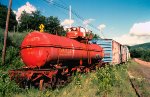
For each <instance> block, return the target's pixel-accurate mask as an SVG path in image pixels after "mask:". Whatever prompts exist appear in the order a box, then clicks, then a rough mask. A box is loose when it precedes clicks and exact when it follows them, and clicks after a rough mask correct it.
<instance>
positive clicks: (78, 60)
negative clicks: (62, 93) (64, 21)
mask: <svg viewBox="0 0 150 97" xmlns="http://www.w3.org/2000/svg"><path fill="white" fill-rule="evenodd" d="M91 36H92V35H91V34H90V32H86V30H85V29H84V28H81V27H77V28H75V27H73V28H71V29H69V31H68V32H67V35H66V37H64V36H57V35H52V34H48V33H44V32H38V31H34V32H31V33H29V34H28V35H27V36H26V37H25V38H24V40H23V42H22V44H21V51H20V55H21V58H22V60H23V62H24V63H25V65H26V68H22V69H17V70H10V71H9V75H10V78H11V79H12V80H15V81H16V82H17V83H18V84H19V85H20V86H22V87H26V86H30V84H31V85H33V86H36V87H37V86H39V87H40V89H41V88H42V87H43V85H44V83H45V85H44V86H46V87H49V86H50V87H54V86H56V85H60V84H63V83H64V82H67V79H68V78H69V77H68V76H71V75H72V73H74V72H76V71H79V72H89V71H90V70H95V69H96V67H100V66H101V59H102V58H103V57H104V51H103V49H102V47H101V46H99V45H96V44H90V43H89V40H90V39H91V38H92V37H91ZM99 60H100V61H99ZM94 62H97V63H98V62H99V63H98V64H91V63H94Z"/></svg>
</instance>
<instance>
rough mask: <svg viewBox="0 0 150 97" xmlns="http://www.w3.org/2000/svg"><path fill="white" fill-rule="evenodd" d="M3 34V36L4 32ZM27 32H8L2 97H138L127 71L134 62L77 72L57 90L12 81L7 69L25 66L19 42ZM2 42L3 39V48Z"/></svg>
mask: <svg viewBox="0 0 150 97" xmlns="http://www.w3.org/2000/svg"><path fill="white" fill-rule="evenodd" d="M1 32H3V31H1ZM0 36H1V40H2V37H3V36H2V34H1V35H0ZM24 36H25V34H21V33H15V34H9V41H8V48H7V56H6V65H5V66H1V67H0V97H4V96H5V97H55V96H58V97H63V96H64V97H72V96H73V97H136V94H135V92H134V90H133V88H132V87H131V85H130V81H129V77H128V72H127V69H128V67H130V68H131V65H132V66H136V65H134V64H136V63H133V62H129V63H127V64H123V65H118V66H113V67H112V66H106V67H105V68H101V69H99V70H97V71H96V72H92V73H89V74H77V75H76V76H73V81H72V82H71V83H69V84H68V85H67V86H64V87H62V88H59V89H55V90H51V89H47V90H44V91H39V90H38V89H34V88H31V89H21V88H19V87H18V86H17V85H16V83H15V82H13V81H10V79H9V77H8V70H10V69H16V68H20V67H22V66H23V63H22V62H21V60H20V57H19V45H20V43H21V40H22V39H23V37H24ZM2 43H3V42H2V41H1V43H0V51H2V46H3V44H2ZM0 61H1V60H0ZM132 68H134V67H132ZM135 80H136V79H135ZM138 84H139V85H140V84H141V83H138ZM144 84H145V83H144ZM143 91H144V90H143ZM146 95H147V94H146Z"/></svg>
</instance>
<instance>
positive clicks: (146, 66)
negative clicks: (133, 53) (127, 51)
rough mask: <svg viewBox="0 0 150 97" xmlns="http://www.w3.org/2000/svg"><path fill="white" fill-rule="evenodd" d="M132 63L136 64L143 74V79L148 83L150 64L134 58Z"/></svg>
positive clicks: (149, 79)
mask: <svg viewBox="0 0 150 97" xmlns="http://www.w3.org/2000/svg"><path fill="white" fill-rule="evenodd" d="M134 61H135V62H137V63H138V64H139V66H140V68H139V69H140V71H141V73H143V74H142V75H143V77H144V78H146V79H147V80H148V81H149V82H150V62H145V61H142V60H140V59H137V58H134Z"/></svg>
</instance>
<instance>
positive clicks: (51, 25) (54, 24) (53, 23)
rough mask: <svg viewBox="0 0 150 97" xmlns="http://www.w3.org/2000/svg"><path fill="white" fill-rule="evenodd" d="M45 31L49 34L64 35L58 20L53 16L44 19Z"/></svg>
mask: <svg viewBox="0 0 150 97" xmlns="http://www.w3.org/2000/svg"><path fill="white" fill-rule="evenodd" d="M45 29H46V30H47V31H48V32H50V33H51V34H58V35H65V31H64V28H63V26H61V25H60V20H59V19H58V18H57V17H54V16H50V17H48V18H46V25H45Z"/></svg>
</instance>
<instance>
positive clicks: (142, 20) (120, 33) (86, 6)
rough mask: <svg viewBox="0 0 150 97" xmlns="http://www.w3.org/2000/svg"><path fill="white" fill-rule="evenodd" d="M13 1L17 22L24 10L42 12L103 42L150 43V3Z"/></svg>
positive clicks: (142, 0)
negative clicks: (90, 31) (79, 28)
mask: <svg viewBox="0 0 150 97" xmlns="http://www.w3.org/2000/svg"><path fill="white" fill-rule="evenodd" d="M8 1H9V0H0V3H2V4H4V5H8ZM12 1H13V3H12V9H13V11H14V12H15V13H16V16H17V19H18V17H20V15H21V12H22V11H24V10H25V11H27V12H28V13H31V12H32V11H36V10H40V11H41V14H42V15H44V16H46V17H48V16H56V17H58V18H59V19H60V21H61V25H63V26H64V27H69V25H70V24H71V25H72V26H82V27H85V28H87V29H90V30H92V31H93V33H95V34H98V35H99V36H100V37H102V38H111V39H114V40H116V41H118V42H120V43H122V44H125V45H135V44H141V43H146V42H150V0H12ZM46 1H49V3H48V2H46ZM69 5H71V8H72V18H71V20H69V11H68V10H66V9H65V8H69ZM58 6H59V7H58ZM75 14H76V15H75ZM79 18H80V19H79ZM91 25H92V27H91Z"/></svg>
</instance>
